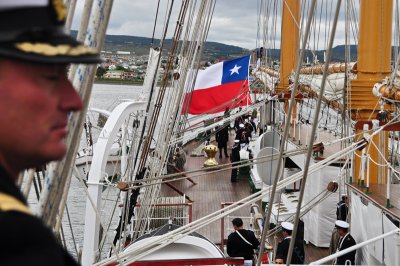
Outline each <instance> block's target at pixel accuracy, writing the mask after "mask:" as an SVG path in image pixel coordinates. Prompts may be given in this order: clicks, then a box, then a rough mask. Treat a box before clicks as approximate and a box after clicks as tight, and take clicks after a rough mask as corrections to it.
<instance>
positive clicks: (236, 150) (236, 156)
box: [231, 139, 240, 183]
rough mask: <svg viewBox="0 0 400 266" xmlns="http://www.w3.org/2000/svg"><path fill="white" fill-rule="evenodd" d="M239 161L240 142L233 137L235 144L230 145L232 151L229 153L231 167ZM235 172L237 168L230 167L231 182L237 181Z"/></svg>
mask: <svg viewBox="0 0 400 266" xmlns="http://www.w3.org/2000/svg"><path fill="white" fill-rule="evenodd" d="M239 161H240V143H239V140H238V139H235V144H233V146H232V153H231V163H232V167H235V166H237V165H239ZM237 173H238V169H237V168H232V172H231V182H232V183H235V182H237Z"/></svg>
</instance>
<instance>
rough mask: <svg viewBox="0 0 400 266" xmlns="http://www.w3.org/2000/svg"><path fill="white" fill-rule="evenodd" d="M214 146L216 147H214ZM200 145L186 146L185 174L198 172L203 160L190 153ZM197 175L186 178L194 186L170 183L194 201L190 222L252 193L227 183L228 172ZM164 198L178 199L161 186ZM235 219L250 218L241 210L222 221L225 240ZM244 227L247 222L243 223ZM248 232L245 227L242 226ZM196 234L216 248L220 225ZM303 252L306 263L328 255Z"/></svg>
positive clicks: (245, 184)
mask: <svg viewBox="0 0 400 266" xmlns="http://www.w3.org/2000/svg"><path fill="white" fill-rule="evenodd" d="M230 139H231V141H230V144H228V153H229V154H230V152H231V151H230V146H231V145H232V142H233V136H232V135H231V136H230ZM214 144H215V143H214ZM198 145H199V143H195V142H192V143H190V144H189V145H186V146H185V150H186V154H188V155H187V161H186V165H185V168H186V170H189V169H190V170H195V169H201V168H202V166H203V163H204V161H205V160H206V158H205V157H191V156H189V154H191V151H192V150H193V149H195V148H196V147H197V146H198ZM216 160H217V161H218V162H219V163H221V164H224V163H229V158H225V156H223V157H222V159H219V153H218V154H217V155H216ZM205 172H206V170H205V169H203V170H202V171H201V173H205ZM196 175H198V173H196V174H189V175H188V176H189V177H191V178H192V179H193V181H194V182H196V183H197V184H196V185H194V184H192V183H191V182H189V181H187V180H181V181H175V182H171V184H172V185H173V186H175V187H176V188H177V189H179V190H180V191H182V192H183V193H185V194H186V195H187V196H189V198H190V199H191V200H193V210H192V211H193V220H196V219H199V218H201V217H204V216H205V215H208V214H210V213H212V212H214V211H217V210H219V209H221V204H222V203H229V202H235V201H238V200H240V199H242V198H244V197H246V196H248V195H250V193H251V189H250V186H249V181H248V179H247V178H245V177H239V179H238V182H237V183H231V182H230V175H231V170H230V169H226V170H223V171H220V172H217V173H211V172H210V173H209V174H207V175H204V176H198V177H196ZM161 193H162V195H163V196H177V192H175V191H173V190H172V189H170V188H168V187H167V186H163V188H162V191H161ZM234 217H241V218H244V217H250V209H248V208H243V209H241V210H240V211H239V212H237V213H234V214H231V215H230V216H229V217H226V219H225V221H224V225H225V232H224V238H225V239H226V238H227V236H228V235H229V234H230V233H231V232H232V230H233V229H232V227H231V223H230V221H231V220H232V219H233V218H234ZM243 221H244V222H245V223H246V222H247V220H246V219H243ZM245 227H247V228H248V224H246V225H245ZM197 232H198V233H200V234H202V235H203V236H205V237H207V238H208V239H210V240H211V241H213V242H214V243H216V244H217V245H219V244H220V242H221V221H217V222H214V223H212V224H209V225H207V226H205V227H203V228H202V229H200V230H199V231H197ZM305 252H306V263H309V262H312V261H315V260H318V259H320V258H323V257H325V256H327V255H328V249H327V248H318V247H315V246H313V245H311V244H309V245H305Z"/></svg>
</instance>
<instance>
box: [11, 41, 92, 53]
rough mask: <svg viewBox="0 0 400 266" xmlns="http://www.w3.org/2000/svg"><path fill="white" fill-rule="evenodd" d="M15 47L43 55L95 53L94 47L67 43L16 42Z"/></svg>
mask: <svg viewBox="0 0 400 266" xmlns="http://www.w3.org/2000/svg"><path fill="white" fill-rule="evenodd" d="M15 47H16V48H17V49H19V50H21V51H24V52H26V53H35V54H40V55H44V56H58V55H67V56H79V55H84V54H95V53H97V51H96V49H95V48H91V47H86V46H83V45H78V46H70V45H67V44H60V45H51V44H47V43H29V42H23V43H17V44H15Z"/></svg>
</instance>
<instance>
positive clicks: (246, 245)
mask: <svg viewBox="0 0 400 266" xmlns="http://www.w3.org/2000/svg"><path fill="white" fill-rule="evenodd" d="M232 225H233V229H235V232H233V233H231V234H230V235H229V236H228V242H227V244H226V252H227V253H228V255H229V256H231V257H243V258H244V260H245V264H244V265H252V259H253V255H254V249H256V248H257V247H258V245H260V242H259V241H258V239H257V238H256V236H255V235H254V232H253V231H251V230H246V229H243V221H242V219H240V218H235V219H233V220H232Z"/></svg>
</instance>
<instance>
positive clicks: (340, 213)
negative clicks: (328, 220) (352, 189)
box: [329, 194, 349, 254]
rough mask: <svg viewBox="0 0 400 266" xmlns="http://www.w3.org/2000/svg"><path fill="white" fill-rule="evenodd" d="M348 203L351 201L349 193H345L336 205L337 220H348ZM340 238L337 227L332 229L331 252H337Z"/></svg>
mask: <svg viewBox="0 0 400 266" xmlns="http://www.w3.org/2000/svg"><path fill="white" fill-rule="evenodd" d="M348 203H349V201H348V198H347V195H346V194H343V195H342V196H341V200H340V201H339V202H338V203H337V205H336V219H337V220H339V221H346V220H347V215H348V212H349V207H348ZM339 238H340V236H339V234H338V231H337V230H336V227H335V228H333V230H332V235H331V241H330V244H329V254H333V253H335V252H336V250H337V247H338V244H339Z"/></svg>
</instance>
